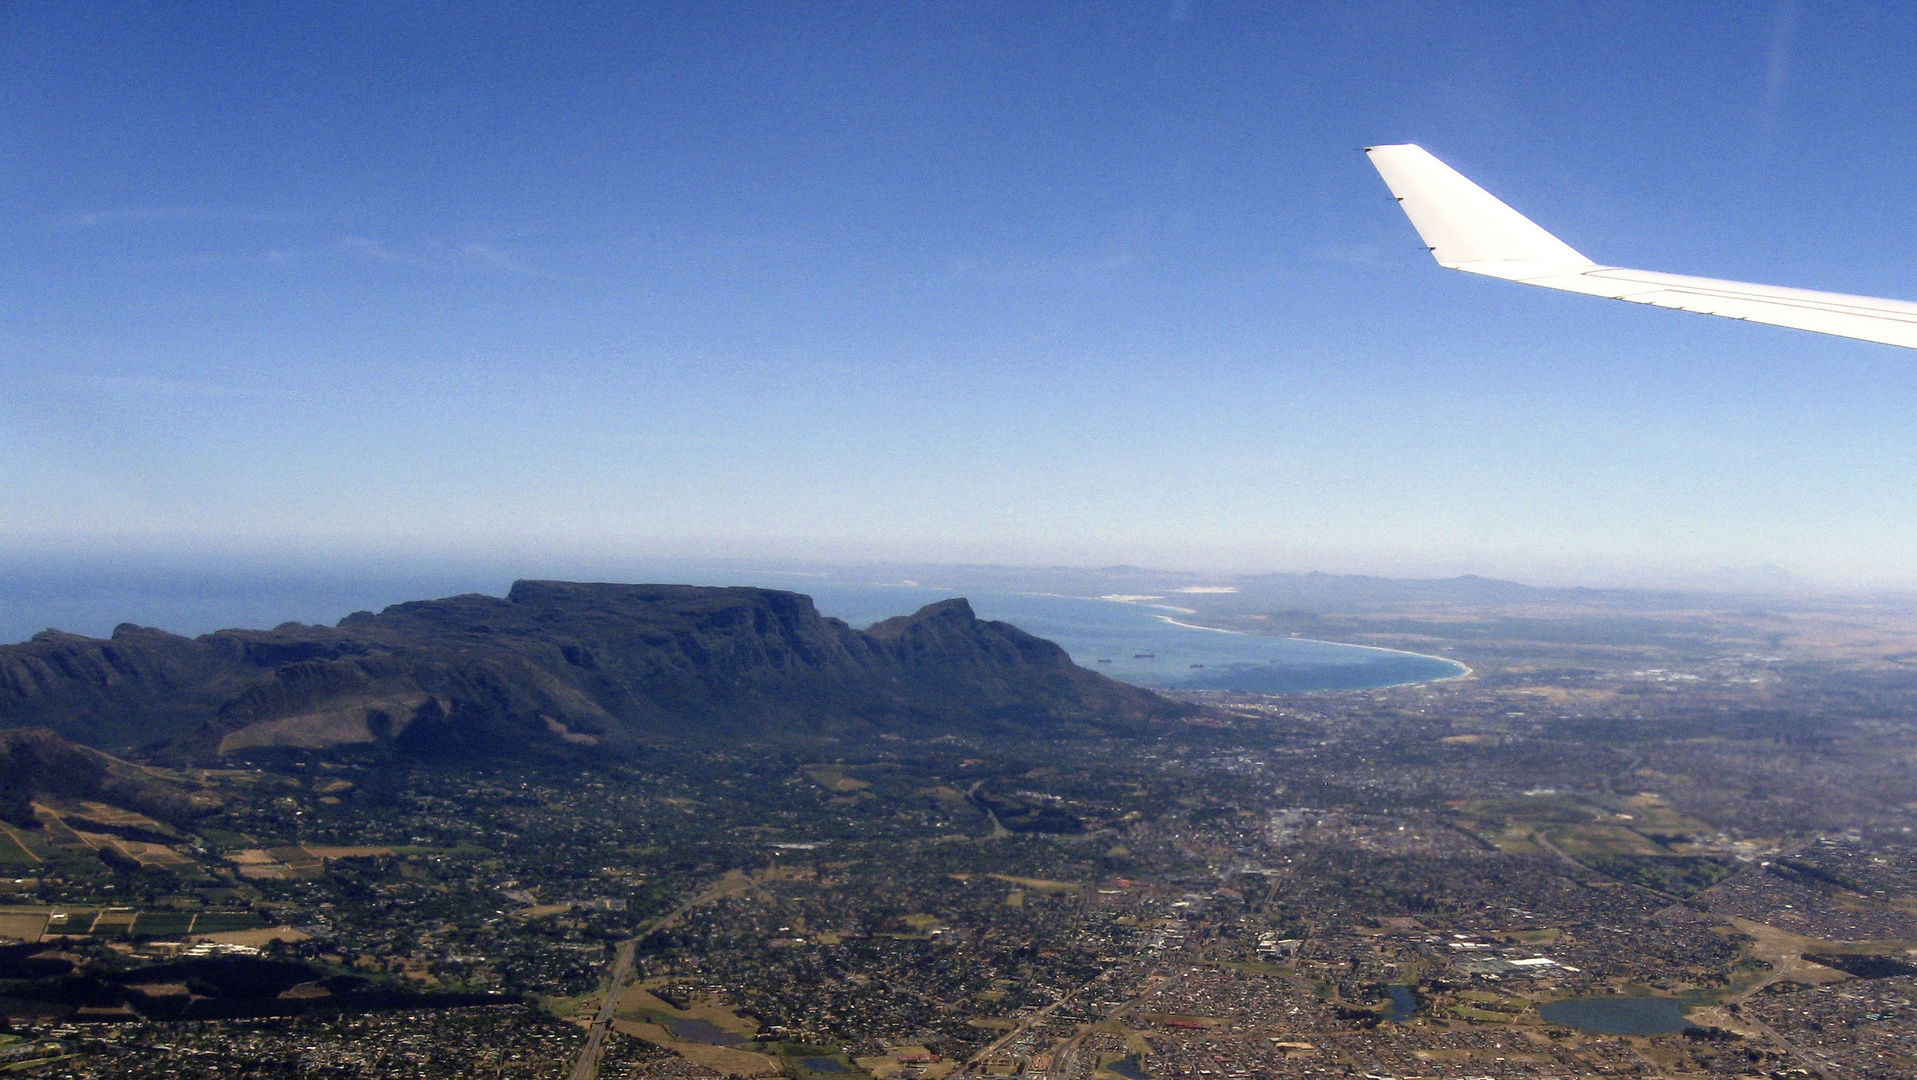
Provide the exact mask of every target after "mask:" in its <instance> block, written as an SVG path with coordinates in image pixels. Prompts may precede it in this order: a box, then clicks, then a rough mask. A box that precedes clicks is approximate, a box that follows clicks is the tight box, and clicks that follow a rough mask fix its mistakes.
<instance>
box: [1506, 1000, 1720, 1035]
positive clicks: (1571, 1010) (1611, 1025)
mask: <svg viewBox="0 0 1917 1080" xmlns="http://www.w3.org/2000/svg"><path fill="white" fill-rule="evenodd" d="M1684 1004H1685V1003H1684V1002H1682V1001H1679V1000H1677V999H1676V998H1661V997H1586V998H1567V999H1565V1000H1564V1001H1554V1002H1552V1003H1551V1004H1549V1005H1546V1006H1544V1007H1542V1008H1540V1009H1539V1010H1538V1015H1540V1016H1542V1017H1544V1018H1545V1019H1546V1020H1548V1021H1550V1022H1551V1023H1553V1024H1563V1025H1564V1026H1565V1027H1569V1028H1576V1029H1578V1030H1579V1031H1594V1032H1597V1033H1598V1034H1601V1035H1675V1034H1677V1033H1678V1032H1680V1031H1683V1030H1684V1029H1685V1028H1688V1027H1690V1026H1691V1022H1690V1021H1689V1020H1686V1019H1684Z"/></svg>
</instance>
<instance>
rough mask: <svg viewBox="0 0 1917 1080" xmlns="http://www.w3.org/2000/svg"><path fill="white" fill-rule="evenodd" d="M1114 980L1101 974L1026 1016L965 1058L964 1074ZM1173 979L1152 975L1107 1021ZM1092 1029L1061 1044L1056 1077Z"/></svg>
mask: <svg viewBox="0 0 1917 1080" xmlns="http://www.w3.org/2000/svg"><path fill="white" fill-rule="evenodd" d="M1113 970H1116V969H1113ZM1111 977H1112V970H1108V971H1103V972H1100V973H1099V974H1098V975H1096V976H1094V977H1093V978H1092V980H1091V981H1090V982H1088V983H1086V984H1085V985H1084V986H1081V987H1079V988H1078V989H1076V990H1074V991H1072V992H1071V993H1069V994H1066V995H1065V996H1064V997H1062V998H1059V999H1058V1000H1057V1001H1054V1002H1052V1003H1051V1004H1050V1005H1047V1006H1045V1007H1044V1008H1042V1009H1039V1010H1037V1011H1035V1012H1033V1013H1032V1014H1031V1015H1030V1016H1027V1017H1026V1018H1025V1019H1024V1020H1022V1021H1020V1022H1019V1025H1018V1026H1017V1027H1015V1028H1013V1029H1012V1030H1010V1031H1008V1032H1006V1033H1005V1034H1003V1035H1001V1036H999V1037H998V1038H996V1039H994V1040H992V1045H990V1046H988V1047H986V1048H985V1049H983V1050H980V1051H979V1052H978V1053H976V1054H973V1055H972V1056H971V1057H970V1058H968V1059H966V1062H965V1068H964V1070H963V1071H965V1072H970V1071H972V1070H973V1069H976V1068H978V1066H979V1063H980V1062H983V1061H984V1060H985V1059H986V1058H988V1057H991V1056H992V1055H993V1054H996V1053H998V1052H999V1050H1000V1048H1002V1047H1004V1046H1005V1045H1006V1044H1007V1043H1010V1042H1012V1041H1013V1040H1015V1039H1017V1038H1018V1037H1019V1036H1020V1035H1023V1034H1024V1033H1026V1032H1027V1031H1030V1030H1031V1029H1032V1028H1035V1027H1037V1026H1038V1025H1040V1024H1043V1023H1044V1022H1045V1021H1046V1019H1047V1018H1049V1017H1050V1016H1051V1015H1052V1010H1054V1009H1056V1008H1058V1007H1059V1006H1060V1005H1063V1004H1065V1003H1066V1002H1068V1001H1070V1000H1072V999H1073V998H1075V997H1077V996H1078V995H1080V994H1083V993H1084V992H1085V991H1087V990H1090V989H1091V988H1092V987H1094V986H1097V985H1098V984H1099V983H1102V982H1107V981H1109V980H1110V979H1111ZM1174 978H1176V976H1173V975H1152V976H1151V977H1149V978H1147V979H1146V980H1145V982H1144V984H1143V985H1142V986H1140V987H1139V989H1138V990H1137V991H1136V992H1134V993H1133V994H1132V996H1131V997H1130V998H1129V999H1127V1000H1126V1002H1125V1004H1123V1005H1120V1006H1119V1007H1118V1008H1116V1009H1113V1010H1111V1011H1110V1012H1109V1013H1107V1014H1106V1016H1105V1019H1110V1018H1113V1017H1117V1016H1119V1015H1121V1014H1122V1013H1124V1012H1125V1010H1126V1009H1128V1008H1130V1007H1131V1005H1132V1004H1133V1002H1136V1001H1137V1000H1138V999H1139V998H1141V997H1144V996H1145V995H1146V994H1149V993H1151V992H1152V991H1153V990H1156V989H1158V988H1159V987H1162V986H1164V985H1165V984H1166V983H1168V982H1170V981H1172V979H1174ZM1092 1026H1093V1025H1092V1024H1084V1025H1081V1026H1080V1029H1079V1031H1078V1033H1077V1034H1076V1035H1073V1036H1072V1037H1071V1038H1070V1039H1067V1040H1066V1041H1065V1042H1064V1043H1062V1044H1061V1045H1060V1046H1059V1047H1058V1053H1059V1054H1062V1055H1064V1056H1063V1057H1062V1058H1059V1057H1055V1058H1054V1059H1053V1062H1052V1069H1051V1071H1052V1073H1053V1074H1055V1075H1061V1076H1062V1075H1064V1074H1065V1071H1066V1070H1065V1068H1064V1067H1063V1065H1062V1064H1061V1062H1064V1063H1069V1062H1070V1060H1071V1057H1072V1055H1074V1054H1076V1053H1077V1052H1078V1040H1079V1039H1081V1038H1083V1037H1084V1035H1085V1032H1087V1031H1089V1030H1091V1028H1092Z"/></svg>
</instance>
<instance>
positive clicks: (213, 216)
mask: <svg viewBox="0 0 1917 1080" xmlns="http://www.w3.org/2000/svg"><path fill="white" fill-rule="evenodd" d="M71 220H72V222H73V223H74V224H75V225H80V226H84V227H86V228H94V227H97V226H101V225H168V224H175V223H185V224H215V223H224V224H238V225H278V224H283V223H285V222H287V221H290V220H292V219H291V218H288V217H287V216H286V215H284V214H269V213H266V212H264V211H260V210H236V209H232V208H229V207H217V206H147V207H129V208H126V209H121V210H94V211H91V212H89V213H85V214H77V215H75V216H74V217H73V218H72V219H71Z"/></svg>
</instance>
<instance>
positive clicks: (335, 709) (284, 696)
mask: <svg viewBox="0 0 1917 1080" xmlns="http://www.w3.org/2000/svg"><path fill="white" fill-rule="evenodd" d="M1192 711H1193V710H1192V708H1191V707H1190V706H1187V705H1183V704H1180V703H1177V702H1173V701H1170V700H1167V699H1165V698H1162V697H1159V696H1158V695H1155V694H1152V693H1150V692H1148V691H1145V690H1141V689H1138V688H1136V687H1132V686H1128V685H1125V684H1123V683H1119V682H1115V681H1113V680H1111V679H1107V678H1105V677H1103V676H1100V675H1098V674H1096V673H1095V672H1091V671H1087V670H1085V669H1083V668H1080V667H1078V666H1076V665H1074V664H1073V663H1072V662H1071V659H1070V658H1069V657H1068V656H1067V655H1066V653H1065V652H1064V650H1062V649H1060V648H1059V647H1058V646H1057V645H1054V644H1052V643H1051V642H1048V641H1045V640H1042V639H1040V638H1037V637H1034V636H1032V635H1030V634H1027V633H1025V632H1024V631H1021V630H1019V629H1018V628H1017V627H1015V626H1011V625H1009V624H1007V623H1000V622H986V621H981V620H980V619H978V618H977V617H975V616H974V614H973V612H972V609H971V606H970V605H969V604H968V603H967V602H966V601H965V600H963V599H952V600H945V601H942V602H940V603H936V604H930V605H928V606H926V607H924V608H922V609H920V610H919V611H917V612H915V613H913V614H911V615H906V616H900V617H898V618H893V619H887V620H885V621H883V622H880V623H877V624H875V625H873V626H871V627H869V628H867V629H865V630H858V629H855V628H853V627H851V626H849V625H847V624H846V623H845V622H843V621H841V620H838V619H832V618H826V617H824V616H822V615H820V614H819V613H818V611H817V609H816V608H814V606H813V604H812V601H811V600H810V599H809V598H807V597H805V596H802V595H800V594H797V593H790V592H779V591H774V590H768V589H756V588H704V587H695V586H687V585H614V584H579V583H571V582H557V581H520V582H517V583H515V584H514V585H513V587H512V589H511V591H510V592H509V593H508V594H507V595H506V596H505V597H504V598H497V597H490V596H480V595H465V596H454V597H450V598H447V599H442V600H424V601H417V602H412V603H404V604H397V605H394V606H392V607H389V608H387V609H385V610H384V611H381V612H379V613H378V614H374V613H371V612H358V613H355V614H353V615H350V616H348V617H347V618H345V619H343V620H341V621H340V623H339V625H337V626H334V627H326V626H307V625H301V624H298V623H288V624H284V625H281V626H279V627H276V628H274V629H272V630H222V631H219V632H216V633H212V634H206V635H203V636H200V637H197V638H187V637H181V636H177V635H173V634H169V633H165V632H163V631H160V630H153V629H147V628H143V627H137V626H132V625H122V626H121V627H119V628H118V629H116V630H115V631H114V633H113V636H112V637H111V638H107V639H97V638H87V637H81V636H77V635H73V634H66V633H62V632H59V631H53V630H49V631H46V632H44V633H41V634H38V635H35V637H34V638H33V639H32V640H31V641H27V642H23V643H21V644H18V645H10V646H4V647H0V726H4V727H28V726H36V727H45V728H48V729H51V730H52V731H54V732H56V733H58V734H59V735H60V736H62V737H63V738H66V739H70V740H72V741H75V742H79V743H84V744H86V745H89V746H94V747H98V748H101V749H106V750H113V751H124V750H131V749H142V750H144V751H145V753H146V754H147V755H149V756H152V755H158V756H159V757H162V758H177V759H182V760H187V759H191V760H200V761H211V760H216V759H221V758H231V757H233V756H234V755H240V754H245V753H248V752H258V751H261V750H265V749H270V748H276V747H281V748H304V749H321V748H328V747H341V746H350V745H357V744H364V745H367V746H369V747H376V746H381V745H387V746H390V747H392V748H394V749H396V750H399V751H402V752H406V753H409V754H413V755H418V756H422V757H448V756H451V757H460V758H475V757H477V758H486V757H495V756H517V755H524V754H528V753H531V754H543V755H555V756H566V755H581V754H585V755H593V756H598V755H620V754H623V753H626V752H629V751H631V750H632V749H634V748H636V747H638V746H641V745H644V744H647V743H653V742H659V741H671V742H698V741H704V740H712V739H736V738H740V737H751V738H757V739H772V740H776V739H780V738H782V737H789V736H817V735H820V734H831V735H851V734H882V733H895V734H902V735H907V736H912V737H935V736H937V735H940V734H946V733H957V734H966V735H990V734H1018V735H1026V736H1046V735H1058V736H1068V735H1072V734H1074V733H1082V734H1099V733H1117V732H1137V731H1143V730H1146V729H1148V728H1149V727H1150V725H1152V724H1154V723H1155V722H1159V721H1167V720H1174V719H1176V718H1178V717H1180V716H1184V715H1187V714H1189V713H1191V712H1192Z"/></svg>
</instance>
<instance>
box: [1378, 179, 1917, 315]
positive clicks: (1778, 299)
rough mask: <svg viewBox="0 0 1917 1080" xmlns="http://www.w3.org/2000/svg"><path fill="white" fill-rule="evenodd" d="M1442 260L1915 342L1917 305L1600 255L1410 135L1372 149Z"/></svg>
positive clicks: (1602, 292) (1507, 275)
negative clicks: (1673, 270) (1614, 262)
mask: <svg viewBox="0 0 1917 1080" xmlns="http://www.w3.org/2000/svg"><path fill="white" fill-rule="evenodd" d="M1365 154H1366V156H1368V157H1369V158H1370V159H1371V164H1372V165H1373V167H1375V168H1376V169H1377V170H1378V175H1379V176H1381V177H1383V178H1384V182H1385V186H1386V187H1389V188H1390V189H1391V193H1392V194H1393V195H1395V196H1397V198H1398V205H1399V206H1400V207H1401V208H1402V209H1403V210H1404V212H1405V216H1406V217H1408V218H1410V219H1411V225H1412V227H1413V228H1415V229H1417V230H1418V235H1419V236H1421V237H1423V238H1424V243H1425V246H1426V247H1427V248H1429V249H1430V250H1431V255H1432V257H1433V258H1435V259H1436V260H1437V261H1438V265H1440V266H1443V267H1446V268H1448V269H1451V270H1462V271H1464V272H1466V273H1468V274H1482V275H1484V276H1486V277H1494V278H1502V279H1504V280H1506V281H1517V282H1522V283H1523V284H1526V285H1537V286H1540V287H1543V288H1546V289H1558V290H1561V291H1564V292H1575V293H1584V294H1586V295H1589V296H1602V297H1607V298H1609V299H1612V300H1628V301H1630V302H1632V303H1634V304H1650V305H1652V306H1653V307H1663V308H1672V309H1674V310H1677V311H1694V312H1698V313H1700V314H1704V315H1719V316H1723V317H1724V318H1729V319H1742V320H1745V321H1747V322H1760V323H1768V324H1770V325H1772V326H1788V327H1791V328H1792V329H1796V330H1809V331H1812V332H1814V333H1819V334H1833V335H1836V336H1838V337H1847V338H1856V339H1858V340H1861V341H1875V342H1880V343H1882V344H1885V345H1898V346H1902V347H1903V348H1906V349H1917V303H1911V302H1910V301H1907V300H1885V299H1880V298H1878V297H1872V296H1847V295H1845V294H1843V293H1827V292H1815V291H1813V290H1810V289H1790V288H1785V287H1782V286H1778V285H1754V284H1751V283H1749V282H1743V281H1719V280H1716V279H1714V278H1700V277H1686V276H1684V275H1681V274H1663V273H1657V272H1655V271H1650V270H1630V269H1626V268H1624V267H1621V266H1606V265H1604V264H1602V263H1597V262H1593V261H1592V260H1590V259H1588V258H1586V257H1585V256H1584V255H1582V254H1580V253H1579V252H1578V251H1577V250H1576V249H1574V248H1572V247H1571V246H1570V245H1569V244H1566V243H1565V242H1564V241H1562V240H1559V239H1558V238H1557V237H1555V236H1552V235H1551V234H1550V233H1549V232H1546V231H1545V230H1544V229H1543V228H1542V227H1540V226H1539V225H1538V224H1537V223H1536V222H1534V221H1532V220H1531V219H1530V218H1527V217H1525V216H1524V215H1523V214H1520V213H1518V212H1517V211H1516V210H1513V209H1511V208H1510V207H1509V206H1506V205H1505V204H1504V203H1503V202H1502V201H1500V200H1499V199H1498V198H1497V197H1496V196H1494V195H1492V194H1491V193H1490V192H1488V191H1486V190H1484V189H1483V188H1481V187H1479V186H1478V185H1476V184H1474V183H1472V182H1471V181H1470V180H1467V179H1465V177H1464V176H1463V175H1461V174H1460V173H1459V172H1458V171H1457V170H1456V169H1453V168H1452V167H1451V166H1449V165H1446V164H1445V163H1444V162H1442V161H1439V160H1438V159H1437V158H1435V157H1433V156H1431V154H1430V153H1428V152H1426V151H1425V149H1424V148H1423V147H1419V146H1413V145H1411V144H1409V143H1407V144H1403V145H1398V146H1372V147H1367V148H1366V150H1365Z"/></svg>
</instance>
